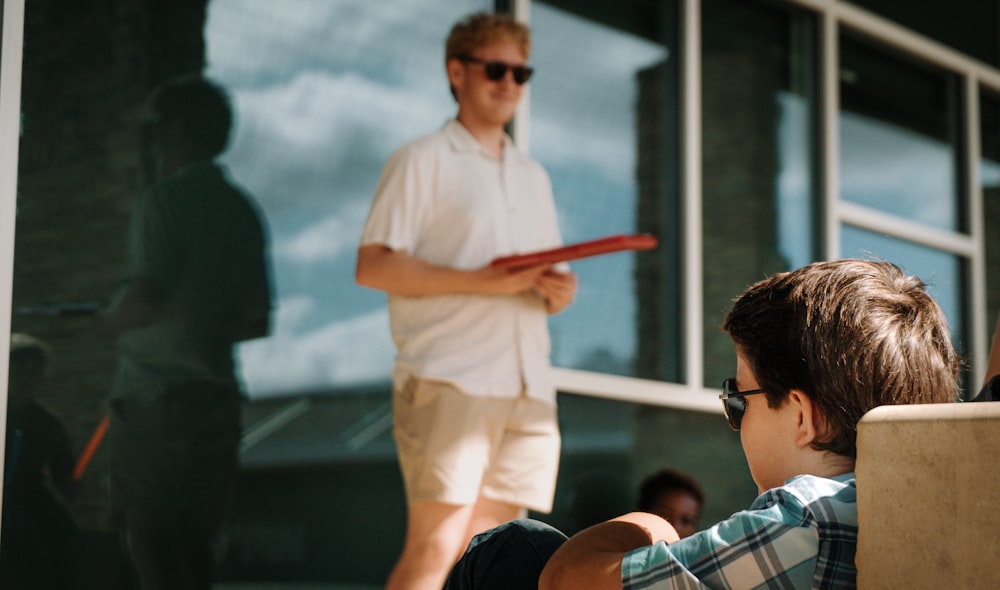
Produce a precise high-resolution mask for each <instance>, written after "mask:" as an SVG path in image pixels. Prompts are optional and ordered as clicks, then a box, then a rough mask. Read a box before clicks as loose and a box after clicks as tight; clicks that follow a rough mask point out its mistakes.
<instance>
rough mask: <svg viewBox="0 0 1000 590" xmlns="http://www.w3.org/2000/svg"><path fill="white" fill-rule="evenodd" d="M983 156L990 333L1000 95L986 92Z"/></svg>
mask: <svg viewBox="0 0 1000 590" xmlns="http://www.w3.org/2000/svg"><path fill="white" fill-rule="evenodd" d="M979 103H980V111H979V124H980V139H981V144H982V147H981V150H982V159H981V160H980V161H979V186H980V188H981V190H982V193H983V228H984V230H985V231H984V232H983V241H984V242H985V245H986V263H985V267H986V306H987V318H989V320H988V326H989V332H988V333H989V334H992V333H993V332H992V331H993V330H994V328H995V326H996V322H997V311H998V310H1000V232H997V230H996V228H998V227H1000V97H998V96H997V95H996V94H993V93H988V92H982V93H980V98H979Z"/></svg>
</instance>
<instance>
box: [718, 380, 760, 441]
mask: <svg viewBox="0 0 1000 590" xmlns="http://www.w3.org/2000/svg"><path fill="white" fill-rule="evenodd" d="M757 393H764V390H763V389H749V390H747V391H739V390H738V389H736V379H735V378H733V377H730V378H729V379H726V380H725V381H723V382H722V393H721V394H720V395H719V399H721V400H722V409H723V410H724V411H725V412H726V420H728V421H729V427H730V428H732V429H733V430H735V431H736V432H739V431H740V425H741V424H742V423H743V414H746V412H747V400H745V399H743V398H745V397H746V396H748V395H754V394H757Z"/></svg>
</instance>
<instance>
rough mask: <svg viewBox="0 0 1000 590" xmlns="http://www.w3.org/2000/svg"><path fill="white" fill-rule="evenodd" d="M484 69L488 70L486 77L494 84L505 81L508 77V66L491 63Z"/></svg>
mask: <svg viewBox="0 0 1000 590" xmlns="http://www.w3.org/2000/svg"><path fill="white" fill-rule="evenodd" d="M483 67H484V69H485V70H486V77H487V78H489V79H490V80H493V81H494V82H496V81H497V80H501V79H503V77H504V76H505V75H507V64H502V63H500V62H495V61H491V62H489V63H487V64H485V65H484V66H483Z"/></svg>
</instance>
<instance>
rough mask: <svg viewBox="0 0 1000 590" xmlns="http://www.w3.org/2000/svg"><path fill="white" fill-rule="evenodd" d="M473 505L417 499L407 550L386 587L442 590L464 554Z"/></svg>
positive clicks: (409, 515)
mask: <svg viewBox="0 0 1000 590" xmlns="http://www.w3.org/2000/svg"><path fill="white" fill-rule="evenodd" d="M472 512H473V506H461V505H455V504H444V503H441V502H433V501H430V500H413V501H412V502H410V503H409V505H408V506H407V520H406V541H405V542H404V544H403V553H402V555H401V556H400V558H399V561H398V562H396V566H395V567H394V568H393V569H392V573H391V574H390V575H389V580H388V581H387V582H386V586H385V590H425V589H426V590H440V588H441V585H442V584H443V583H444V579H445V577H446V576H447V575H448V570H449V569H450V568H451V566H452V564H453V563H455V559H456V557H457V556H458V555H459V554H460V553H461V551H462V548H463V546H464V545H463V542H464V541H465V532H466V530H467V529H468V528H469V520H470V518H471V517H472Z"/></svg>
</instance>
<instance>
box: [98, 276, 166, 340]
mask: <svg viewBox="0 0 1000 590" xmlns="http://www.w3.org/2000/svg"><path fill="white" fill-rule="evenodd" d="M162 300H163V285H162V284H160V282H159V281H157V280H155V279H151V278H147V277H139V278H135V279H132V280H130V281H129V282H128V283H126V284H125V286H124V287H122V288H121V289H120V290H119V292H118V293H117V295H116V296H115V298H114V300H113V301H112V303H111V305H110V306H109V307H108V309H107V311H105V312H104V313H103V314H101V317H100V318H99V320H100V325H101V327H102V329H103V330H105V331H108V332H111V333H115V334H117V333H119V332H124V331H126V330H131V329H134V328H138V327H140V326H143V325H145V324H147V323H149V321H150V320H151V319H153V316H155V315H156V313H157V311H158V310H159V307H160V303H161V301H162Z"/></svg>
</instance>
